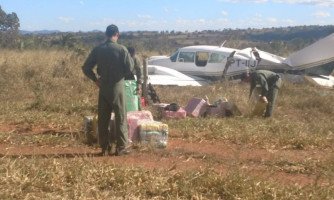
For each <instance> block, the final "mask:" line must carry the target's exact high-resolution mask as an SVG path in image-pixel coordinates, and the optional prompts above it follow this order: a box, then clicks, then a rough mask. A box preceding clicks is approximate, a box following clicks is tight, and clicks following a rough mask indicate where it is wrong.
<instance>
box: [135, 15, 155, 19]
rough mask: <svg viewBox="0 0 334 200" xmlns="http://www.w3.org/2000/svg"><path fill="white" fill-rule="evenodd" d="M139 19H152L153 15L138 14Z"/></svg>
mask: <svg viewBox="0 0 334 200" xmlns="http://www.w3.org/2000/svg"><path fill="white" fill-rule="evenodd" d="M137 17H138V18H140V19H152V16H151V15H141V14H138V15H137Z"/></svg>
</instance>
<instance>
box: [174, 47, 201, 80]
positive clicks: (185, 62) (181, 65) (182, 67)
mask: <svg viewBox="0 0 334 200" xmlns="http://www.w3.org/2000/svg"><path fill="white" fill-rule="evenodd" d="M173 68H174V69H175V70H177V71H180V72H182V73H184V74H189V75H197V71H196V70H195V52H193V51H180V53H179V56H178V58H177V61H176V62H175V67H173Z"/></svg>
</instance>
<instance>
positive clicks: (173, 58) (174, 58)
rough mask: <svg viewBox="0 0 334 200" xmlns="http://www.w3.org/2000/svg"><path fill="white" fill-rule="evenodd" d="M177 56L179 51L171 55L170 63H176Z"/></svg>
mask: <svg viewBox="0 0 334 200" xmlns="http://www.w3.org/2000/svg"><path fill="white" fill-rule="evenodd" d="M178 54H179V51H176V52H175V53H173V55H171V57H170V61H172V62H176V58H177V55H178Z"/></svg>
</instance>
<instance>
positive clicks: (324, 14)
mask: <svg viewBox="0 0 334 200" xmlns="http://www.w3.org/2000/svg"><path fill="white" fill-rule="evenodd" d="M312 16H314V17H316V18H326V17H330V16H331V14H330V13H329V12H326V11H317V12H314V13H312Z"/></svg>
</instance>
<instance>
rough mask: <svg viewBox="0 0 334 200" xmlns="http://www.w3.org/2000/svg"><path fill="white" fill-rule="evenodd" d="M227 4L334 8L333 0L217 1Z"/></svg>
mask: <svg viewBox="0 0 334 200" xmlns="http://www.w3.org/2000/svg"><path fill="white" fill-rule="evenodd" d="M217 1H218V2H225V3H270V2H271V3H283V4H284V3H285V4H307V5H315V6H334V1H333V0H249V1H246V0H217Z"/></svg>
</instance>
